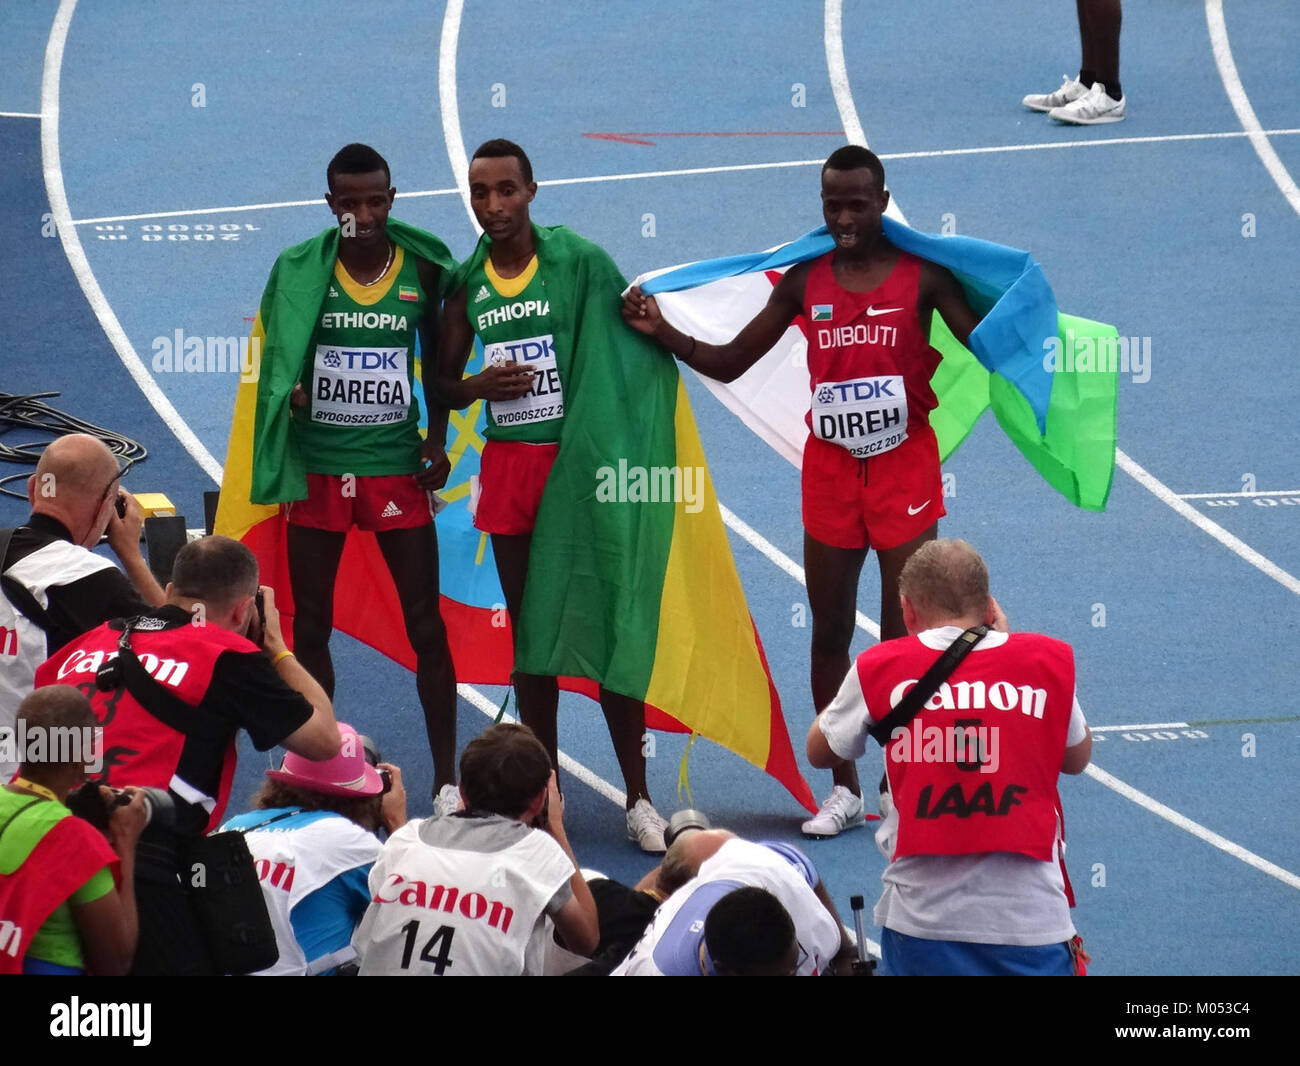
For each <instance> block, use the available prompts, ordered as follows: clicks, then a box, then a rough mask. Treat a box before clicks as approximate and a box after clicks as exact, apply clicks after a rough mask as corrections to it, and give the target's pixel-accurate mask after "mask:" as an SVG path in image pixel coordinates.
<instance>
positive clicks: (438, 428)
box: [415, 259, 451, 491]
mask: <svg viewBox="0 0 1300 1066" xmlns="http://www.w3.org/2000/svg"><path fill="white" fill-rule="evenodd" d="M415 271H416V273H417V274H418V275H419V278H420V288H422V289H423V290H424V295H425V301H426V302H425V305H424V316H423V317H422V318H421V319H420V324H419V327H418V328H419V333H420V376H421V378H422V384H423V386H424V409H425V411H427V412H428V415H429V433H428V436H426V437H425V439H424V441H423V443H422V444H421V445H420V460H421V461H422V462H426V463H428V464H429V465H428V466H426V467H423V468H422V469H421V470H420V471H419V472H418V473H417V474H416V475H415V477H416V481H417V482H419V485H420V487H421V488H423V489H426V490H430V491H436V490H438V489H440V488H442V487H443V485H445V484H447V476H448V475H449V474H450V473H451V463H450V462H449V461H448V459H447V452H446V448H445V445H444V443H443V442H444V441H445V440H446V439H447V412H446V410H445V409H443V408H440V407H439V406H438V334H439V332H440V331H439V329H438V318H439V312H440V310H441V308H442V301H441V300H440V299H439V298H438V273H439V268H438V267H437V266H435V265H434V264H433V263H431V262H429V261H428V260H427V259H417V260H416V261H415Z"/></svg>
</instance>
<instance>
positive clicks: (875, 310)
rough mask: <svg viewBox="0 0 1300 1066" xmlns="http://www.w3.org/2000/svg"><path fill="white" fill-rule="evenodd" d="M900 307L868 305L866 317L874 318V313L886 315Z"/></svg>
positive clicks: (898, 309) (899, 309)
mask: <svg viewBox="0 0 1300 1066" xmlns="http://www.w3.org/2000/svg"><path fill="white" fill-rule="evenodd" d="M901 310H902V308H901V307H868V308H867V317H868V318H875V317H876V315H888V314H891V313H892V312H894V311H901Z"/></svg>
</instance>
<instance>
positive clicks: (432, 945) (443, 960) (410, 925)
mask: <svg viewBox="0 0 1300 1066" xmlns="http://www.w3.org/2000/svg"><path fill="white" fill-rule="evenodd" d="M401 933H402V935H403V936H404V937H405V938H406V944H405V946H404V947H403V948H402V969H403V970H409V969H410V968H411V956H412V955H414V954H415V941H416V938H417V937H418V936H419V934H420V923H419V922H417V921H415V920H411V921H409V922H407V923H406V924H405V925H404V926H402V928H401ZM455 934H456V930H455V929H453V928H452V927H451V926H449V925H440V926H438V929H437V931H436V932H435V933H434V934H433V936H431V937H429V939H428V941H427V942H426V943H425V945H424V947H422V948H421V949H420V955H419V961H420V962H427V963H431V964H432V965H433V973H434V976H435V977H441V976H442V975H443V973H444V972H445V971H446V970H447V968H448V967H449V966H451V964H452V963H451V939H452V937H453V936H455Z"/></svg>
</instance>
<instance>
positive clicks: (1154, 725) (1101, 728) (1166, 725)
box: [1091, 722, 1191, 733]
mask: <svg viewBox="0 0 1300 1066" xmlns="http://www.w3.org/2000/svg"><path fill="white" fill-rule="evenodd" d="M1091 728H1092V731H1093V732H1094V733H1132V732H1134V731H1135V730H1141V729H1190V728H1191V726H1189V725H1188V724H1187V723H1186V722H1151V723H1149V724H1147V725H1094V726H1092V727H1091Z"/></svg>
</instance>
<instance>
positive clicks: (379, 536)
mask: <svg viewBox="0 0 1300 1066" xmlns="http://www.w3.org/2000/svg"><path fill="white" fill-rule="evenodd" d="M375 540H376V541H377V542H378V543H379V550H380V551H381V552H382V553H383V556H384V562H386V563H387V564H388V572H389V574H391V575H392V578H393V584H394V585H395V586H396V587H397V598H398V600H399V601H400V603H401V605H402V618H403V620H404V621H405V623H406V637H407V639H408V640H409V641H410V642H411V647H412V649H413V650H414V651H415V688H416V692H418V693H419V696H420V706H421V707H422V708H423V709H424V731H425V733H426V734H427V735H428V738H429V751H430V753H431V754H432V755H433V794H434V795H435V796H436V795H437V794H438V790H439V789H441V788H442V787H444V786H445V785H454V784H455V783H456V671H455V669H454V668H453V666H452V661H451V649H450V648H449V647H448V645H447V628H446V626H444V625H443V622H442V612H441V611H440V610H439V597H438V535H437V532H436V530H435V529H434V527H433V523H432V522H430V523H429V524H428V525H427V526H419V527H417V528H415V529H390V530H385V531H384V532H382V533H376V534H375Z"/></svg>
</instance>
